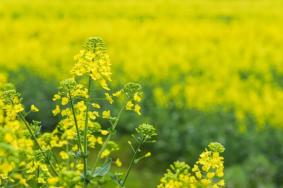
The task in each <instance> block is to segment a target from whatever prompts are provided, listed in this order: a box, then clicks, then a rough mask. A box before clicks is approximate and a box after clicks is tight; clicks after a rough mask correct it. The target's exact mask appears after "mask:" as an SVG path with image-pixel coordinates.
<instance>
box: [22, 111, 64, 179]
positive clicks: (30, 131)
mask: <svg viewBox="0 0 283 188" xmlns="http://www.w3.org/2000/svg"><path fill="white" fill-rule="evenodd" d="M19 117H20V119H21V120H22V121H23V122H24V124H25V126H26V128H27V129H28V131H29V134H30V135H31V137H32V139H33V141H34V142H35V144H36V145H37V147H38V148H39V150H40V151H41V153H42V155H43V157H44V158H45V161H46V162H47V163H48V164H49V166H50V168H51V170H52V171H53V173H54V174H55V175H56V176H58V173H57V171H56V170H55V167H54V166H53V164H52V163H51V161H50V160H49V159H48V157H47V155H46V154H45V152H44V151H43V149H42V147H41V146H40V144H39V142H38V140H37V138H36V136H35V135H34V134H33V132H32V130H31V127H30V125H29V123H28V122H27V121H26V119H25V118H24V116H23V115H22V113H20V114H19Z"/></svg>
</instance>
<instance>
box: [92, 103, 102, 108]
mask: <svg viewBox="0 0 283 188" xmlns="http://www.w3.org/2000/svg"><path fill="white" fill-rule="evenodd" d="M91 106H92V107H93V108H100V105H99V104H97V103H92V104H91Z"/></svg>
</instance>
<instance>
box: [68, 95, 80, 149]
mask: <svg viewBox="0 0 283 188" xmlns="http://www.w3.org/2000/svg"><path fill="white" fill-rule="evenodd" d="M69 98H70V101H71V109H72V114H73V118H74V122H75V126H76V131H77V137H78V142H77V144H78V149H79V151H80V152H83V148H82V145H81V136H80V131H79V126H78V121H77V116H76V112H75V108H74V102H73V98H72V95H71V92H70V91H69Z"/></svg>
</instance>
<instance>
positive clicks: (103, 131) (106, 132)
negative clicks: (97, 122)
mask: <svg viewBox="0 0 283 188" xmlns="http://www.w3.org/2000/svg"><path fill="white" fill-rule="evenodd" d="M100 133H101V134H102V135H104V136H105V135H108V134H109V131H107V130H100Z"/></svg>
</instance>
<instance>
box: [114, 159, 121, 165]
mask: <svg viewBox="0 0 283 188" xmlns="http://www.w3.org/2000/svg"><path fill="white" fill-rule="evenodd" d="M115 165H116V166H118V167H121V166H122V162H121V160H120V159H119V158H117V159H116V161H115Z"/></svg>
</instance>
